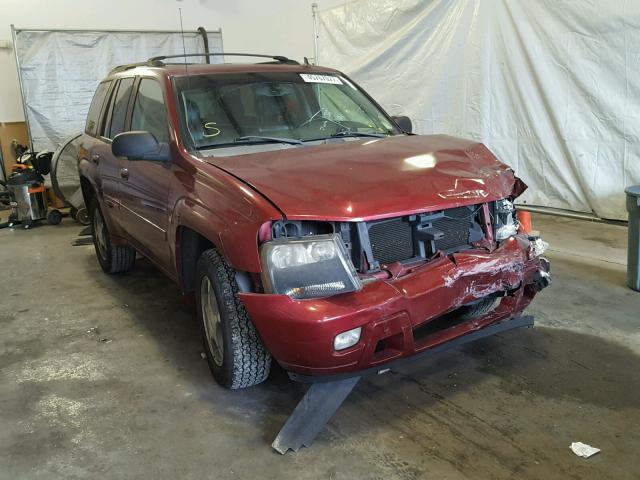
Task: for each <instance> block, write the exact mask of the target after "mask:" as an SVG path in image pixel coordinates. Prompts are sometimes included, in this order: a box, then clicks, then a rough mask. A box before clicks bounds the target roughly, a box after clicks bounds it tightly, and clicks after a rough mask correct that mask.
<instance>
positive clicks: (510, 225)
mask: <svg viewBox="0 0 640 480" xmlns="http://www.w3.org/2000/svg"><path fill="white" fill-rule="evenodd" d="M495 225H496V240H498V241H501V240H506V239H507V238H509V237H511V236H513V235H515V234H516V233H518V220H517V219H516V209H515V207H514V206H513V202H512V201H510V200H508V199H506V198H503V199H502V200H498V201H496V218H495Z"/></svg>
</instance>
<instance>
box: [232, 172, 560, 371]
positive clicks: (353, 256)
mask: <svg viewBox="0 0 640 480" xmlns="http://www.w3.org/2000/svg"><path fill="white" fill-rule="evenodd" d="M524 188H526V187H525V186H524V184H523V183H522V182H520V181H519V180H517V179H516V180H515V182H514V194H513V195H511V196H508V197H505V198H500V199H498V200H490V201H486V202H482V203H473V204H469V205H456V206H453V207H451V208H446V209H441V210H436V211H431V212H423V213H413V214H408V215H403V216H398V217H392V218H384V219H374V220H371V221H360V222H322V221H309V220H283V221H278V222H275V223H273V224H272V225H271V226H270V228H269V229H268V233H267V234H266V235H265V237H267V238H262V241H263V247H262V250H263V253H264V252H267V251H268V252H271V251H272V249H271V247H272V246H273V245H278V246H280V245H287V244H289V243H293V242H300V239H304V240H305V242H306V243H305V245H307V247H305V248H306V250H305V249H304V248H297V250H296V249H291V252H293V253H288V254H287V255H288V257H286V258H285V257H284V256H281V257H278V259H277V262H279V263H278V265H284V263H286V262H300V261H302V260H300V259H301V258H303V257H304V256H305V255H307V256H308V257H309V260H308V261H309V262H312V265H310V266H309V268H307V269H306V271H307V272H308V273H309V276H308V277H307V276H304V275H300V276H299V277H296V276H293V277H288V278H292V279H293V280H292V282H293V283H291V282H288V283H287V284H286V290H285V289H284V287H283V289H280V290H278V289H277V287H274V282H271V281H270V280H269V279H266V281H265V282H263V286H264V287H265V293H263V294H250V293H246V294H241V297H242V299H243V301H244V303H245V306H246V308H247V310H248V311H249V314H250V315H251V318H252V319H253V321H254V323H255V325H256V327H257V328H258V330H259V331H260V334H261V336H262V338H263V340H264V342H265V344H266V345H267V347H268V348H269V349H270V351H271V353H272V354H273V356H274V357H275V358H276V359H277V360H278V361H279V362H280V363H281V364H282V365H283V366H284V367H285V369H287V370H288V371H289V372H290V373H291V374H292V375H294V376H295V375H297V376H300V375H303V376H314V375H321V376H322V375H334V374H344V373H348V372H360V371H364V370H368V369H372V368H374V369H375V368H379V367H383V366H384V365H385V364H387V363H389V362H391V361H393V360H396V359H399V358H404V357H409V356H412V355H415V354H417V353H420V352H423V351H425V350H428V349H430V348H433V347H435V346H438V345H441V344H443V343H446V342H449V341H452V340H454V339H456V338H458V337H461V336H464V335H466V334H469V333H470V332H473V331H477V330H479V329H482V328H485V327H487V326H489V325H491V324H494V323H497V322H501V321H504V320H508V319H509V318H512V317H514V316H516V315H518V314H519V313H521V312H522V311H523V310H524V308H525V307H526V306H527V305H528V304H529V302H530V301H531V300H532V298H533V297H534V296H535V295H536V293H537V292H539V291H540V290H542V289H543V288H545V287H546V286H548V285H549V283H550V277H549V262H548V261H547V260H546V259H544V257H542V254H543V253H544V250H545V249H546V244H545V243H544V242H542V241H541V240H540V239H539V238H537V237H534V236H531V235H530V234H528V233H526V232H523V231H521V230H522V229H521V228H520V225H519V222H518V218H517V213H516V209H515V208H514V205H513V200H514V198H515V195H516V194H519V193H521V192H522V191H523V190H524ZM314 239H317V241H314ZM332 239H334V240H335V241H336V242H337V244H339V248H333V247H330V245H331V241H333V240H332ZM320 240H322V241H324V242H325V245H324V246H322V245H321V243H322V242H320ZM318 245H320V246H318ZM343 246H344V248H342V247H343ZM267 247H268V248H269V250H268V248H267ZM328 249H329V250H330V252H329V253H327V252H328ZM296 251H299V253H295V252H296ZM305 252H307V253H305ZM267 255H268V254H267ZM292 255H293V256H294V257H295V258H294V259H293V260H292V258H293V257H292ZM325 257H326V262H325V261H324V260H325ZM264 258H265V255H263V259H264ZM341 265H342V266H345V265H347V266H346V267H344V268H343V267H341ZM263 266H264V267H265V270H268V269H269V268H271V267H269V266H268V265H266V264H265V263H263ZM292 268H295V269H297V270H296V271H297V272H302V271H303V270H305V267H304V265H302V264H299V263H296V264H295V265H293V267H292ZM334 271H335V272H337V273H335V274H334V273H332V272H334ZM312 277H313V278H312ZM334 277H335V278H334ZM263 278H265V274H264V272H263ZM296 278H300V279H303V280H301V281H304V282H307V283H310V285H297V284H296V283H295V282H296ZM334 288H335V289H337V290H336V291H335V294H331V293H325V294H324V295H323V292H329V291H330V290H331V289H334ZM340 289H343V290H342V292H341V291H340ZM305 292H311V293H310V294H308V295H307V296H305ZM314 292H315V293H314ZM318 292H320V294H318ZM338 345H340V347H338ZM345 345H346V346H345Z"/></svg>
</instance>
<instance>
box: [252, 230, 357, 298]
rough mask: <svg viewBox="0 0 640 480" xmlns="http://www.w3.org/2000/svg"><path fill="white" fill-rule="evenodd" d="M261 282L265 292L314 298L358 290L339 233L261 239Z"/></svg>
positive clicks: (354, 271)
mask: <svg viewBox="0 0 640 480" xmlns="http://www.w3.org/2000/svg"><path fill="white" fill-rule="evenodd" d="M260 259H261V262H262V283H263V286H264V288H265V290H266V291H267V292H269V293H284V294H286V295H289V296H290V297H292V298H296V299H303V298H318V297H328V296H330V295H336V294H338V293H347V292H354V291H356V290H360V289H361V288H362V284H361V283H360V280H359V279H358V276H357V274H356V270H355V268H354V267H353V263H351V259H350V258H349V257H348V254H347V251H346V249H345V247H344V243H343V242H342V239H341V238H340V236H339V235H336V234H333V235H311V236H308V237H301V238H283V239H276V240H271V241H269V242H265V243H263V244H262V246H261V247H260Z"/></svg>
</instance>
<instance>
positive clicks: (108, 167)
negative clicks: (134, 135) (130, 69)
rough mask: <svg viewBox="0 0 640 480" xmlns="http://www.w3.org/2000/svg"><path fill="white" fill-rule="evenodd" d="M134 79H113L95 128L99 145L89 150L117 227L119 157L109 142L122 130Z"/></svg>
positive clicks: (106, 203)
mask: <svg viewBox="0 0 640 480" xmlns="http://www.w3.org/2000/svg"><path fill="white" fill-rule="evenodd" d="M134 81H135V78H134V77H127V78H121V79H119V80H116V81H114V82H116V83H115V85H114V87H113V89H112V90H111V92H110V97H109V101H108V103H107V106H106V107H105V109H104V113H103V115H102V121H101V123H100V124H99V125H98V128H97V130H98V138H99V145H98V146H97V147H96V148H95V149H94V151H93V152H92V159H93V161H94V162H95V163H97V164H98V172H99V173H100V178H101V180H102V190H103V196H104V201H105V206H106V208H107V209H108V210H109V213H108V215H109V217H111V220H112V222H114V224H115V225H114V226H117V227H121V225H122V218H121V217H122V212H121V209H120V202H119V190H120V181H121V177H120V160H119V159H118V158H116V157H115V156H114V155H113V153H112V152H111V142H112V140H113V137H115V136H116V135H117V134H118V133H121V132H122V131H124V127H125V120H126V117H127V111H128V107H129V99H130V97H131V92H132V91H133V84H134Z"/></svg>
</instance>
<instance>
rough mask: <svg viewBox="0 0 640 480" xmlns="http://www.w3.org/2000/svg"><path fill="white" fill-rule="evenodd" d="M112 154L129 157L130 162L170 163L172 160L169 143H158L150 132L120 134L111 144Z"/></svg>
mask: <svg viewBox="0 0 640 480" xmlns="http://www.w3.org/2000/svg"><path fill="white" fill-rule="evenodd" d="M111 152H113V154H114V155H115V156H116V157H127V158H128V159H129V160H151V161H156V162H168V161H170V160H171V153H170V152H169V144H168V143H158V141H157V140H156V137H154V136H153V135H152V134H151V133H149V132H124V133H119V134H118V135H116V136H115V137H114V139H113V142H112V143H111Z"/></svg>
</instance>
